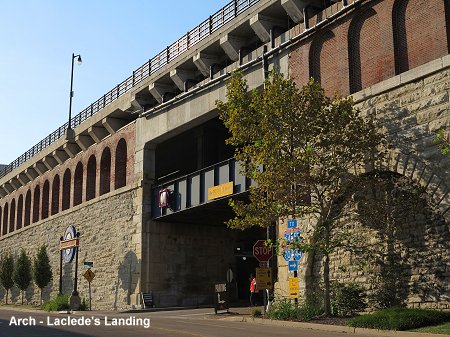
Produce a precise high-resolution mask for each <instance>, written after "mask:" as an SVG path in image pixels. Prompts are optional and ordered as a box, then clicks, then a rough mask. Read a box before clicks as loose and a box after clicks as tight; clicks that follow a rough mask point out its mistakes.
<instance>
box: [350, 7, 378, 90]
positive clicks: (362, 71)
mask: <svg viewBox="0 0 450 337" xmlns="http://www.w3.org/2000/svg"><path fill="white" fill-rule="evenodd" d="M382 50H383V48H382V45H381V35H380V25H379V20H378V16H377V13H376V12H375V10H374V9H373V8H369V9H367V10H365V11H364V12H362V13H360V14H359V15H355V17H354V19H353V21H352V23H351V24H350V29H349V33H348V51H349V75H350V76H349V80H350V93H351V94H353V93H355V92H357V91H360V90H362V89H364V88H367V87H369V86H371V85H373V84H375V83H378V82H380V81H382V79H383V76H382V75H383V72H382V69H383V63H382V61H383V60H382V55H381V54H382Z"/></svg>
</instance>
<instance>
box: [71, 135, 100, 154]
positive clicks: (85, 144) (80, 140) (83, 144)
mask: <svg viewBox="0 0 450 337" xmlns="http://www.w3.org/2000/svg"><path fill="white" fill-rule="evenodd" d="M75 142H76V143H77V144H78V146H79V147H80V148H81V149H82V150H83V151H86V150H87V149H88V148H89V147H90V146H91V145H93V144H95V141H94V140H93V139H92V138H91V137H90V136H88V135H78V136H75Z"/></svg>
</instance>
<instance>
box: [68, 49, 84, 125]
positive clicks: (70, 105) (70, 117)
mask: <svg viewBox="0 0 450 337" xmlns="http://www.w3.org/2000/svg"><path fill="white" fill-rule="evenodd" d="M75 58H76V59H77V64H78V65H81V62H82V60H81V55H75V54H74V53H72V71H71V72H70V102H69V125H68V126H67V129H68V130H70V129H72V97H73V61H74V60H75Z"/></svg>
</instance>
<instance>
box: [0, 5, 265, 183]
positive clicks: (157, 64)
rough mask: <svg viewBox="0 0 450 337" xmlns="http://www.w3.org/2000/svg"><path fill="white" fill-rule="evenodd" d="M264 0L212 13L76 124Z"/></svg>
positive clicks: (75, 121)
mask: <svg viewBox="0 0 450 337" xmlns="http://www.w3.org/2000/svg"><path fill="white" fill-rule="evenodd" d="M259 1H260V0H234V1H231V2H230V3H229V4H227V5H226V6H224V7H223V8H222V9H220V10H219V11H217V12H216V13H215V14H213V15H211V16H210V17H209V18H208V19H206V20H205V21H203V22H202V23H201V24H199V25H198V26H197V27H195V28H194V29H192V30H191V31H189V32H187V33H186V34H185V35H184V36H182V37H181V38H179V39H178V40H177V41H175V42H174V43H172V44H171V45H170V46H168V47H166V48H165V49H164V50H163V51H161V52H160V53H159V54H157V55H156V56H155V57H153V58H152V59H150V60H148V61H147V62H146V63H144V64H143V65H142V66H140V67H139V68H138V69H136V70H134V71H133V74H132V75H131V76H130V77H128V78H127V79H126V80H124V81H123V82H121V83H119V84H118V85H117V86H115V87H114V88H113V89H111V90H110V91H108V92H107V93H106V94H104V95H103V96H102V97H100V98H99V99H98V100H97V101H95V102H94V103H92V104H91V105H89V106H88V107H87V108H86V109H84V110H83V111H81V112H80V113H79V114H77V115H76V116H74V117H73V118H72V119H71V125H72V127H76V126H78V125H80V124H81V123H82V122H84V121H85V120H86V119H88V118H89V117H91V116H93V115H94V114H95V113H97V112H98V111H100V110H101V109H103V108H104V107H105V106H107V105H108V104H109V103H111V102H113V101H115V100H116V99H118V98H119V97H120V96H122V95H123V94H125V93H126V92H128V91H130V90H131V89H132V88H133V87H134V86H135V85H137V84H138V83H140V82H142V81H143V80H144V79H146V78H147V77H149V76H150V75H152V74H154V73H155V72H157V71H158V70H160V69H161V68H162V67H164V66H166V65H167V64H169V63H170V62H171V61H173V60H174V59H175V58H177V57H178V56H180V55H181V54H183V53H184V52H186V51H187V50H188V49H190V48H191V47H192V46H194V45H196V44H197V43H199V42H200V41H202V40H204V39H205V38H207V37H208V36H209V35H211V34H212V33H214V32H215V31H216V30H218V29H219V28H221V27H223V26H224V25H225V24H227V23H228V22H230V21H231V20H233V19H234V18H235V17H237V16H238V15H239V14H241V13H242V12H244V11H246V10H247V9H249V8H250V7H252V6H253V5H255V4H256V3H258V2H259ZM67 126H68V123H65V124H64V125H62V126H60V127H59V128H58V129H57V130H55V131H54V132H52V133H51V134H50V135H48V136H47V137H46V138H44V139H43V140H41V141H40V142H39V143H37V144H36V145H35V146H33V147H32V148H31V149H29V150H28V151H27V152H25V153H24V154H22V155H21V156H20V157H18V158H17V159H16V160H14V161H13V162H12V163H10V164H9V165H7V166H6V167H5V168H3V169H2V170H0V178H2V177H4V176H5V175H7V174H8V173H9V172H11V171H12V170H14V169H15V168H17V167H19V166H20V165H22V164H23V163H24V162H26V161H27V160H29V159H31V158H32V157H34V156H35V155H36V154H38V153H39V152H40V151H42V150H43V149H45V148H46V147H47V146H49V145H50V144H52V143H53V142H55V141H57V140H58V139H60V138H61V137H62V136H63V135H64V134H65V131H66V129H67Z"/></svg>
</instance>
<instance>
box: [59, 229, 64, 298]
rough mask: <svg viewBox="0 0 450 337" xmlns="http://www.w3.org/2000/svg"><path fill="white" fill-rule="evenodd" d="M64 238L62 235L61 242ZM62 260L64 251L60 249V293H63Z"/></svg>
mask: <svg viewBox="0 0 450 337" xmlns="http://www.w3.org/2000/svg"><path fill="white" fill-rule="evenodd" d="M63 240H64V238H63V237H62V236H61V237H60V239H59V242H61V241H63ZM62 260H63V251H62V249H60V250H59V294H60V295H62Z"/></svg>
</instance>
